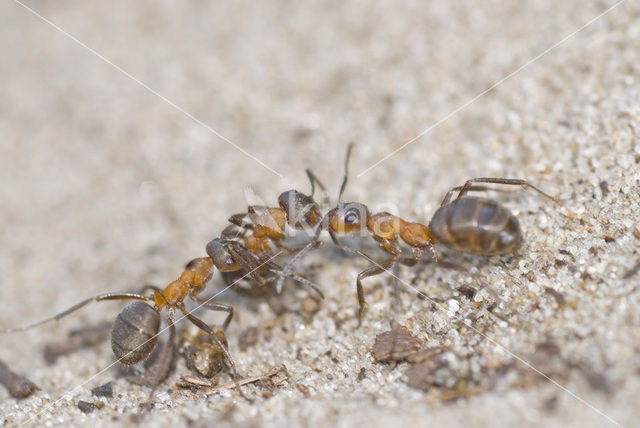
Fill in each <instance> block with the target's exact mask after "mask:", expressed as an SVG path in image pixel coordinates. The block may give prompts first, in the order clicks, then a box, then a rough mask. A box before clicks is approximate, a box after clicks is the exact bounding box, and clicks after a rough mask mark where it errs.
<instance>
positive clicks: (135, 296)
mask: <svg viewBox="0 0 640 428" xmlns="http://www.w3.org/2000/svg"><path fill="white" fill-rule="evenodd" d="M121 299H134V300H144V301H153V299H152V298H151V297H147V296H143V295H142V294H138V293H105V294H99V295H97V296H94V297H89V298H88V299H85V300H83V301H82V302H80V303H76V304H75V305H73V306H72V307H70V308H69V309H67V310H65V311H62V312H60V313H59V314H57V315H55V316H53V317H51V318H47V319H44V320H42V321H38V322H37V323H34V324H31V325H28V326H26V327H20V328H8V329H4V330H0V333H14V332H19V331H26V330H30V329H32V328H34V327H38V326H40V325H42V324H46V323H48V322H51V321H57V320H59V319H61V318H64V317H66V316H67V315H69V314H71V313H73V312H75V311H77V310H78V309H80V308H83V307H85V306H86V305H88V304H89V303H91V302H94V301H95V302H100V301H102V300H121Z"/></svg>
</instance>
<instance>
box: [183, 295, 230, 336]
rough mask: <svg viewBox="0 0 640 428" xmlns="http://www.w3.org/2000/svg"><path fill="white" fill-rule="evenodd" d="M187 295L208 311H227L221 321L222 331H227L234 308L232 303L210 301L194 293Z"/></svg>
mask: <svg viewBox="0 0 640 428" xmlns="http://www.w3.org/2000/svg"><path fill="white" fill-rule="evenodd" d="M189 296H190V297H191V300H193V301H194V302H196V303H198V304H200V305H201V306H202V307H204V308H206V309H209V310H210V311H221V312H227V317H226V318H225V319H224V322H223V323H222V331H227V327H229V323H230V322H231V319H232V318H233V311H234V308H233V306H232V305H227V304H225V303H217V302H210V301H208V300H204V299H202V298H201V297H199V296H197V295H195V294H191V295H189Z"/></svg>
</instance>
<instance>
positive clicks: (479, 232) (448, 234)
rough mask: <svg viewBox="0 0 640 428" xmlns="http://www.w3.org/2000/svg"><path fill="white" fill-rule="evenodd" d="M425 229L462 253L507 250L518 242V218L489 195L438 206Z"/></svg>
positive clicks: (519, 237)
mask: <svg viewBox="0 0 640 428" xmlns="http://www.w3.org/2000/svg"><path fill="white" fill-rule="evenodd" d="M429 230H430V232H431V234H432V235H433V236H434V237H435V238H436V239H437V240H438V241H439V242H440V243H441V244H443V245H445V246H447V247H449V248H451V249H454V250H456V251H460V252H465V253H476V254H487V255H491V254H507V253H511V252H513V251H514V250H516V249H517V248H518V247H519V246H520V244H521V242H522V233H521V232H520V225H519V223H518V219H516V218H515V217H514V216H513V214H511V211H509V210H508V209H506V208H505V207H504V206H502V205H500V204H499V203H498V202H497V201H494V200H493V199H487V198H478V197H474V196H465V197H463V198H460V199H456V200H454V201H453V202H450V203H449V204H447V205H444V206H442V207H440V208H439V209H438V211H436V213H435V214H434V215H433V218H432V219H431V223H429Z"/></svg>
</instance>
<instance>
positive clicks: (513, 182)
mask: <svg viewBox="0 0 640 428" xmlns="http://www.w3.org/2000/svg"><path fill="white" fill-rule="evenodd" d="M472 183H492V184H506V185H508V186H523V187H528V188H530V189H533V190H535V191H536V192H538V193H539V194H541V195H542V196H544V197H546V198H549V199H551V200H552V201H555V202H557V199H556V198H554V197H553V196H551V195H549V194H548V193H545V192H544V191H543V190H542V189H540V188H538V187H536V186H534V185H533V184H531V183H529V182H528V181H527V180H523V179H520V178H487V177H481V178H470V179H469V180H467V181H466V182H465V183H464V186H462V189H460V193H458V198H459V197H460V196H462V195H464V194H465V193H466V192H468V191H469V190H470V188H471V187H472Z"/></svg>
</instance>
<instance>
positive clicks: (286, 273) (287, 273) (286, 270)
mask: <svg viewBox="0 0 640 428" xmlns="http://www.w3.org/2000/svg"><path fill="white" fill-rule="evenodd" d="M321 244H322V242H320V241H318V240H316V239H314V240H312V241H311V242H309V243H308V244H307V245H305V246H304V247H302V249H301V250H300V251H298V252H297V253H296V254H295V255H294V256H293V257H292V258H291V260H289V262H287V264H286V265H284V267H283V268H281V269H280V271H279V272H278V281H277V282H276V286H275V288H276V293H278V294H280V293H281V292H282V285H283V284H284V279H285V278H286V277H292V275H291V270H292V269H293V265H294V264H295V263H296V262H297V261H298V260H300V258H301V257H302V256H304V255H305V254H307V253H308V252H309V251H311V250H312V249H313V248H315V247H318V246H320V245H321ZM312 288H313V289H314V290H315V291H316V292H318V293H319V294H320V295H321V296H322V293H320V290H318V289H316V288H315V287H314V286H312ZM323 298H324V296H323Z"/></svg>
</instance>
